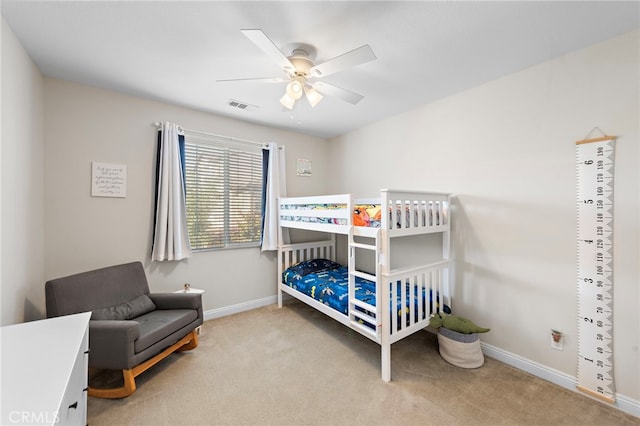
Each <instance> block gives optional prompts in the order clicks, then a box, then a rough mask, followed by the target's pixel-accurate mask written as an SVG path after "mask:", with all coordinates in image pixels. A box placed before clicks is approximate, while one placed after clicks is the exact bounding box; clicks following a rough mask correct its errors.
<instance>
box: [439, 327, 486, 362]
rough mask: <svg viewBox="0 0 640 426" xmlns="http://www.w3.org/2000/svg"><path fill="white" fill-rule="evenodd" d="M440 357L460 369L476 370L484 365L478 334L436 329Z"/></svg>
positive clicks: (441, 328) (442, 328)
mask: <svg viewBox="0 0 640 426" xmlns="http://www.w3.org/2000/svg"><path fill="white" fill-rule="evenodd" d="M438 347H439V350H440V356H441V357H442V358H443V359H444V360H445V361H447V362H448V363H450V364H453V365H455V366H457V367H461V368H478V367H482V365H483V364H484V354H483V353H482V348H481V347H480V337H478V333H473V334H463V333H458V332H457V331H451V330H448V329H446V328H444V327H440V328H438Z"/></svg>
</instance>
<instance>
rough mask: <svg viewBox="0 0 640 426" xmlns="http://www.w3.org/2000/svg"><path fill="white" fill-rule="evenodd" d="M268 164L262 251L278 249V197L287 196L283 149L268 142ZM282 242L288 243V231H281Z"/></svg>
mask: <svg viewBox="0 0 640 426" xmlns="http://www.w3.org/2000/svg"><path fill="white" fill-rule="evenodd" d="M267 149H268V150H269V162H268V166H267V185H266V197H265V211H264V226H263V228H262V251H267V250H277V249H278V197H284V196H286V195H287V172H286V161H285V159H286V157H285V152H284V147H278V144H276V143H275V142H269V144H268V148H267ZM282 242H283V243H285V244H288V243H289V231H288V229H284V230H283V231H282Z"/></svg>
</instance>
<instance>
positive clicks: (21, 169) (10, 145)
mask: <svg viewBox="0 0 640 426" xmlns="http://www.w3.org/2000/svg"><path fill="white" fill-rule="evenodd" d="M42 93H43V79H42V76H41V74H40V72H39V71H38V69H37V68H36V67H35V65H34V64H33V62H32V61H31V59H30V58H29V56H28V55H27V54H26V52H25V51H24V49H23V47H22V45H21V44H20V42H19V41H18V40H17V39H16V37H15V35H14V34H13V32H12V31H11V29H10V28H9V26H8V25H7V23H6V22H5V21H4V19H2V146H1V151H2V156H1V158H2V160H1V177H0V181H1V190H0V191H1V192H0V196H1V197H0V199H1V201H0V203H1V205H2V215H1V221H0V235H1V237H0V246H1V255H0V265H1V269H0V288H1V289H2V290H1V296H2V307H1V309H2V325H9V324H16V323H20V322H24V321H30V320H34V319H39V318H42V316H43V315H44V289H43V285H44V284H43V283H44V281H43V278H44V248H43V246H44V218H43V202H42V200H43V171H42V170H43V107H42Z"/></svg>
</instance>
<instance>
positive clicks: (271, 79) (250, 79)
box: [216, 77, 289, 83]
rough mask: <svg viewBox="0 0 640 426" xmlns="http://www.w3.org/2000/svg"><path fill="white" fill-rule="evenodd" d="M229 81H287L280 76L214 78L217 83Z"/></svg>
mask: <svg viewBox="0 0 640 426" xmlns="http://www.w3.org/2000/svg"><path fill="white" fill-rule="evenodd" d="M230 81H255V82H256V83H282V82H284V81H289V80H287V79H286V78H282V77H257V78H230V79H227V80H216V82H217V83H226V82H230Z"/></svg>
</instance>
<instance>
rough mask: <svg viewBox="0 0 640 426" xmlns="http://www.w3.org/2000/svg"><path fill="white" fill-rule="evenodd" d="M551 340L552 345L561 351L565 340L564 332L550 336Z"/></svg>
mask: <svg viewBox="0 0 640 426" xmlns="http://www.w3.org/2000/svg"><path fill="white" fill-rule="evenodd" d="M549 340H550V342H551V347H552V348H553V349H555V350H557V351H561V350H562V342H563V340H564V336H563V335H562V334H560V335H559V336H558V335H555V336H554V335H553V334H552V335H551V336H549Z"/></svg>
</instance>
